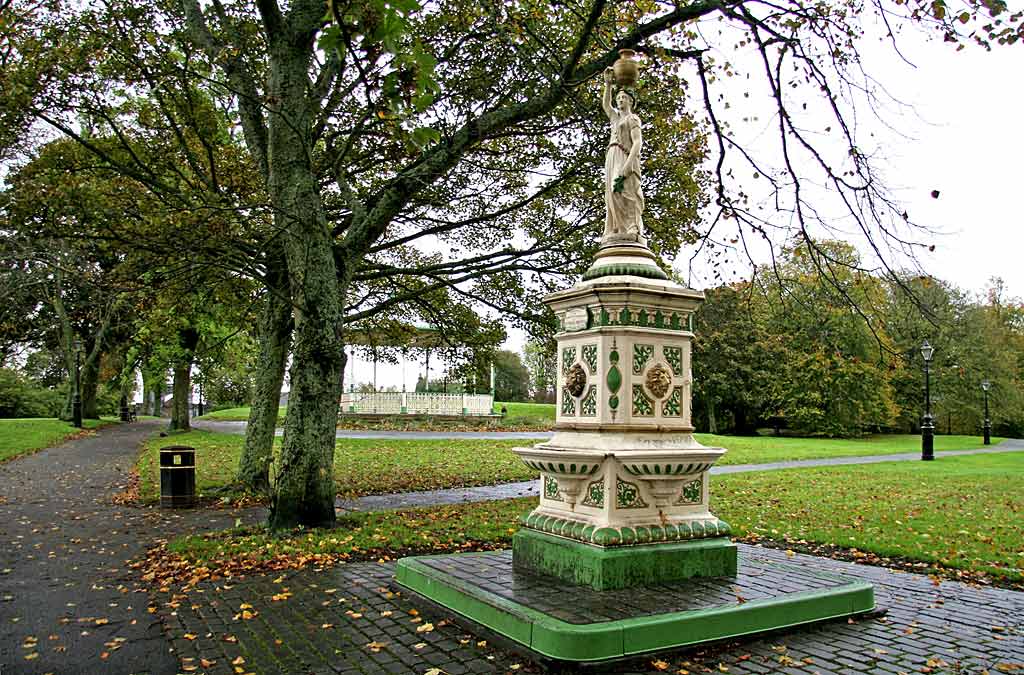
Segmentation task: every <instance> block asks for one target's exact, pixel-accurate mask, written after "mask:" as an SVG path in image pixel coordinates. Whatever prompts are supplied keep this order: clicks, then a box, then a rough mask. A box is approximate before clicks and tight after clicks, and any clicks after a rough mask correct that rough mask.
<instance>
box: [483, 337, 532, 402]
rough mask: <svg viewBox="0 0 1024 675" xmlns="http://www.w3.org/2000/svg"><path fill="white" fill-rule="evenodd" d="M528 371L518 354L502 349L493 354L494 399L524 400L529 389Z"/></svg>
mask: <svg viewBox="0 0 1024 675" xmlns="http://www.w3.org/2000/svg"><path fill="white" fill-rule="evenodd" d="M529 380H530V373H529V371H527V370H526V366H525V365H523V362H522V360H521V359H520V358H519V354H516V353H515V352H510V351H508V350H505V349H502V350H499V351H498V352H496V353H495V354H494V392H492V393H493V394H494V399H495V400H496V401H498V400H500V401H525V400H526V398H527V394H528V391H529V384H530V382H529Z"/></svg>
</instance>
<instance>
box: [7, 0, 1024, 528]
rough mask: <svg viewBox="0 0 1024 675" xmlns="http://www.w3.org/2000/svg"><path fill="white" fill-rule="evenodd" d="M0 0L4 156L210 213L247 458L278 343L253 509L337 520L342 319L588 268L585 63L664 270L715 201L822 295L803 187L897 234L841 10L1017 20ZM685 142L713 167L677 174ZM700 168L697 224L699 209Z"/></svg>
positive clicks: (884, 239) (724, 7)
mask: <svg viewBox="0 0 1024 675" xmlns="http://www.w3.org/2000/svg"><path fill="white" fill-rule="evenodd" d="M954 5H955V6H954ZM0 11H3V12H4V13H5V19H9V20H5V21H4V22H3V23H2V25H3V26H4V27H5V28H4V30H5V31H7V33H5V38H7V42H5V43H4V44H5V45H6V46H5V52H4V58H5V63H4V65H5V68H4V75H3V77H4V80H5V84H8V83H9V85H10V90H11V91H12V92H13V93H14V94H15V95H13V96H11V97H9V98H7V99H5V101H4V102H3V103H2V104H0V105H2V107H3V110H0V116H2V118H3V119H4V120H10V121H11V123H10V125H9V126H8V127H6V128H5V133H7V132H8V131H9V130H13V133H12V134H8V135H5V136H3V137H2V138H0V143H3V145H4V149H5V150H8V151H11V152H14V151H18V150H20V149H21V148H22V145H21V144H22V143H23V142H24V139H25V137H26V134H25V133H23V132H26V131H27V130H28V129H29V122H30V121H31V120H35V121H36V122H38V123H39V124H41V125H42V126H41V127H36V128H40V129H48V130H50V131H51V132H52V131H56V132H58V133H60V134H62V135H64V136H65V137H67V138H69V139H72V140H74V141H75V142H76V143H78V144H79V145H80V146H81V147H82V148H84V150H85V151H87V152H88V153H90V156H91V157H92V158H93V161H94V162H95V163H96V164H97V165H98V166H100V167H102V169H103V170H104V171H109V172H111V173H114V174H116V175H117V176H118V177H119V179H120V180H124V181H129V182H131V184H132V185H133V186H134V189H136V190H141V191H142V192H144V193H145V195H146V197H145V199H146V200H149V201H152V202H153V203H154V204H156V205H158V206H159V207H160V208H161V209H162V210H163V211H164V219H165V220H171V221H175V220H179V219H180V222H182V223H203V224H206V223H215V224H216V225H217V228H219V232H215V233H214V234H216V235H217V236H212V237H209V238H204V242H207V244H204V246H203V247H202V249H201V250H199V251H197V252H196V254H195V256H194V257H195V259H196V260H201V261H204V262H205V263H208V264H211V265H217V266H220V267H221V268H223V269H226V270H230V271H231V272H232V273H237V274H240V275H245V276H248V277H249V278H253V279H257V280H259V281H260V282H261V283H262V284H263V285H264V287H265V293H264V302H265V308H264V312H263V315H262V318H261V321H260V329H259V334H260V335H261V336H262V341H261V356H260V359H261V361H260V367H259V368H258V372H261V373H266V378H265V379H264V380H263V381H261V382H258V383H257V386H256V389H257V401H256V405H254V406H253V417H252V418H251V419H250V429H251V430H252V429H261V430H262V431H260V432H259V433H253V434H250V437H249V438H247V445H246V456H247V457H248V456H250V454H252V453H257V454H258V453H264V454H263V455H260V456H265V453H266V452H267V451H269V448H270V441H271V439H272V435H271V436H268V435H267V433H266V429H267V425H266V420H268V419H271V420H272V419H273V418H274V417H276V404H277V396H276V392H278V391H279V390H280V387H281V379H282V376H283V371H284V367H285V357H284V354H286V353H287V352H288V350H289V349H290V352H291V372H290V382H291V387H292V397H291V401H292V402H291V403H290V405H289V409H288V416H287V419H286V422H285V431H284V439H283V442H282V444H281V446H280V447H279V448H276V449H275V450H274V455H273V461H272V463H271V465H270V466H269V468H268V469H267V470H266V471H265V470H264V468H262V467H265V464H264V462H263V460H259V461H257V462H256V463H255V464H254V466H255V472H254V473H252V474H250V475H256V476H260V475H267V476H268V477H269V479H270V484H271V495H272V499H271V511H270V522H271V524H272V525H274V526H290V525H295V524H306V525H316V524H325V523H331V522H333V520H334V517H335V516H334V507H333V500H334V494H333V486H332V485H330V480H329V478H325V477H329V475H330V466H331V462H332V454H333V452H334V442H333V427H334V422H335V419H336V415H337V400H338V396H339V394H340V390H341V386H342V376H343V373H344V364H345V355H344V349H343V346H344V341H345V333H346V330H348V329H350V328H351V327H352V326H354V325H356V324H358V323H359V322H361V321H368V320H371V319H373V318H375V317H378V316H381V315H388V314H390V315H392V316H400V317H402V318H403V319H405V320H410V321H415V320H421V319H424V318H425V317H426V315H429V314H431V313H432V312H434V310H435V308H436V307H437V306H438V303H440V302H444V301H445V299H447V298H451V297H455V298H458V299H461V301H462V302H464V303H467V304H471V305H472V306H475V307H482V308H485V309H486V310H487V311H495V312H501V313H503V314H504V315H505V316H507V317H510V318H511V319H512V320H513V321H517V322H520V323H521V324H522V325H524V326H527V327H529V326H532V325H534V323H535V322H538V321H540V322H542V321H543V319H544V315H543V313H542V311H541V309H540V304H539V303H538V302H537V298H538V297H539V296H540V295H541V294H542V293H544V292H546V291H549V290H552V289H554V288H558V287H561V286H564V285H566V284H567V283H568V282H569V280H570V278H571V277H570V275H571V274H573V273H576V272H579V271H580V270H581V268H582V267H583V266H585V265H586V264H587V262H588V261H589V258H590V255H591V253H592V252H593V250H594V247H595V245H596V237H597V234H598V232H599V230H600V222H601V220H602V219H603V212H602V209H601V200H600V198H599V196H598V191H597V190H596V188H595V186H596V185H598V184H599V182H600V181H599V179H598V173H599V171H600V163H599V162H598V161H597V158H598V157H600V156H601V154H602V153H603V150H604V145H605V141H606V133H607V132H606V129H605V125H604V122H603V120H601V119H600V106H599V105H597V100H596V96H597V89H598V87H597V82H598V81H599V79H600V77H599V76H600V74H601V73H602V72H603V71H604V70H605V69H606V68H607V67H608V66H610V65H611V63H612V62H613V61H614V60H615V59H616V58H617V56H618V50H619V49H622V48H637V49H638V50H639V51H641V53H643V54H644V55H645V57H646V60H647V67H646V69H645V71H644V76H643V77H644V83H643V89H642V94H641V105H640V108H639V110H640V112H641V115H642V116H643V118H644V119H645V124H647V125H648V128H649V132H648V133H645V139H650V140H645V158H646V162H647V167H648V168H647V170H646V171H645V186H644V189H645V192H646V193H647V194H649V195H650V196H649V198H648V201H647V209H648V213H647V214H645V223H646V224H647V226H648V229H649V233H648V234H649V237H650V240H651V244H652V248H654V250H655V251H656V252H658V253H659V254H661V256H662V257H663V259H664V260H665V261H666V264H667V263H668V262H670V261H671V259H672V257H674V255H675V254H676V253H677V252H678V250H679V249H680V246H681V245H683V244H686V243H693V242H696V241H697V240H698V239H699V238H700V237H704V239H703V241H704V242H708V241H710V240H711V239H710V234H711V232H712V231H713V230H714V228H715V227H717V226H718V225H719V224H720V223H721V222H725V221H729V222H732V223H735V224H736V226H737V228H738V233H737V237H736V239H737V242H738V243H740V242H741V240H742V243H746V238H747V237H751V236H753V237H764V238H765V239H767V240H769V241H770V242H777V241H778V237H776V236H772V234H771V232H772V230H780V231H782V232H783V233H784V234H786V235H796V236H797V237H799V238H800V241H801V242H802V243H803V245H804V246H805V248H806V252H807V260H808V261H809V264H810V265H811V268H812V269H813V270H814V271H815V273H817V274H818V275H819V276H821V277H822V278H823V279H825V280H827V281H828V282H829V283H831V284H832V286H833V288H834V289H835V290H838V289H841V288H843V287H844V283H845V282H844V281H843V280H842V275H841V274H840V273H839V272H838V271H837V270H838V269H839V268H843V267H847V266H848V261H845V260H842V259H838V258H836V257H834V256H833V255H831V253H830V252H829V251H828V250H826V249H822V248H821V247H819V246H817V245H816V241H817V239H815V238H814V236H813V229H814V225H815V223H817V224H818V225H819V226H822V227H826V226H828V225H830V221H829V220H828V219H826V218H825V217H824V214H823V212H820V211H816V210H815V205H814V203H813V201H812V197H811V191H810V190H808V189H807V186H808V185H809V184H810V183H812V182H814V181H817V182H818V183H820V184H825V185H827V186H828V188H829V189H830V190H831V191H833V192H834V193H835V194H837V195H838V196H839V197H838V198H839V201H840V203H841V204H843V206H844V214H843V215H845V216H846V217H847V218H848V219H849V222H852V223H853V224H854V225H853V227H854V228H855V229H857V230H858V231H859V232H860V233H861V235H862V236H863V238H864V239H865V240H866V241H867V242H868V243H869V245H870V246H872V247H873V248H874V250H876V251H879V252H882V251H884V250H886V247H887V246H895V247H897V248H902V249H904V250H910V251H912V250H913V249H914V247H915V246H917V245H918V242H917V238H916V237H915V230H914V229H913V224H912V223H911V222H910V220H909V218H904V217H903V212H902V211H901V210H900V208H899V206H898V204H897V203H896V201H895V200H894V199H892V197H891V195H890V194H889V193H888V192H887V190H886V188H885V186H884V184H883V183H882V182H881V181H880V180H879V178H878V176H877V175H876V174H875V172H874V170H873V168H872V163H871V161H870V157H869V156H868V155H867V154H866V153H865V152H864V151H863V150H862V149H861V146H860V145H859V143H858V139H857V138H856V136H855V127H854V125H853V123H852V120H853V117H852V116H853V111H852V110H851V109H850V108H849V107H848V105H847V100H846V95H847V94H849V93H851V92H854V91H862V92H867V93H868V94H869V95H870V94H871V92H873V91H875V89H874V88H873V82H872V80H871V78H870V76H869V75H868V74H866V73H864V72H863V70H862V69H861V63H860V60H859V55H858V40H859V39H860V38H861V37H862V35H863V34H864V31H863V28H862V25H861V22H862V21H863V20H864V18H865V17H866V16H880V17H882V19H883V20H884V21H886V22H887V23H888V24H889V25H895V24H904V23H905V24H908V25H917V26H921V27H925V28H928V29H935V30H937V31H939V34H940V35H941V36H942V37H943V39H946V40H948V41H950V42H951V43H954V44H957V45H960V44H964V43H969V42H977V43H980V44H981V45H982V46H983V47H991V46H992V45H994V44H999V43H1004V44H1010V43H1015V42H1017V41H1018V40H1019V37H1020V35H1021V30H1022V27H1021V18H1022V17H1021V15H1020V13H1011V12H1010V11H1009V10H1008V8H1007V6H1006V4H1005V3H1003V2H1001V1H1000V0H985V1H984V2H981V1H978V0H965V1H964V2H958V3H946V2H932V1H930V0H929V1H928V2H924V1H923V0H921V1H918V0H912V1H910V2H905V1H903V0H897V1H895V2H886V1H883V0H875V1H873V2H858V1H855V0H850V1H848V2H844V3H840V4H821V3H819V4H817V5H814V6H807V5H805V4H804V3H802V2H798V1H796V0H793V1H785V2H780V3H763V2H752V1H749V0H728V1H724V2H723V1H722V0H701V1H698V2H692V3H687V4H681V3H671V2H655V1H644V2H635V3H609V2H607V1H606V0H590V1H587V2H559V3H546V2H537V1H535V0H523V1H519V2H512V3H492V2H482V3H466V2H461V1H457V0H450V1H442V2H437V3H430V4H429V5H423V6H421V5H419V4H418V3H417V2H415V0H359V1H355V2H349V3H333V2H332V3H329V4H325V3H324V2H322V1H319V0H293V1H292V2H289V3H280V2H278V0H259V1H258V2H256V3H244V2H226V1H225V0H213V1H212V2H210V3H200V2H199V1H198V0H180V1H179V0H159V1H158V2H155V3H153V2H141V1H140V0H115V1H112V2H108V3H104V4H102V5H100V6H91V5H84V6H80V7H66V6H57V5H56V4H53V5H51V4H49V3H46V2H31V1H30V0H9V2H7V3H4V4H3V5H2V6H0ZM14 19H17V21H14ZM13 26H16V28H15V27H13ZM718 26H721V27H723V28H727V29H728V30H726V31H719V30H718V29H717V27H718ZM730 31H731V32H730ZM897 32H898V31H896V30H895V29H894V30H893V39H894V40H895V39H896V33H897ZM734 35H735V42H736V43H739V44H741V45H743V46H752V47H753V49H754V50H755V53H756V55H757V59H758V62H759V64H760V65H759V66H758V69H757V71H756V72H755V73H753V75H754V76H755V77H756V78H757V81H758V82H760V83H761V85H760V89H759V90H760V91H767V101H768V102H767V104H766V105H765V108H764V109H765V111H766V112H767V113H769V114H770V115H771V116H772V117H773V118H774V119H775V121H776V125H777V129H776V134H777V143H776V145H777V146H778V150H779V152H780V155H779V156H780V157H781V158H782V161H781V169H779V170H775V169H771V170H769V168H768V167H766V166H762V162H761V160H759V159H758V157H757V155H756V153H754V152H753V149H752V148H747V147H744V145H743V144H742V143H741V142H740V140H739V137H738V136H737V135H735V133H734V132H733V131H732V130H731V129H730V128H729V127H728V126H727V125H726V124H725V123H724V121H723V120H722V116H721V113H722V110H723V108H724V107H725V106H728V105H729V100H727V97H725V95H724V94H723V92H722V91H721V90H720V89H718V88H717V87H718V84H719V83H720V82H723V81H726V80H727V79H728V78H729V77H730V76H731V75H735V74H736V72H737V70H736V67H735V66H734V65H733V64H732V63H731V62H730V60H729V59H728V58H724V59H723V58H721V56H719V55H718V53H719V52H728V51H729V43H731V42H733V36H734ZM691 82H692V83H696V84H695V85H694V86H691V89H692V90H693V92H694V93H693V94H692V95H691V96H690V97H689V98H688V97H687V96H686V95H685V92H686V88H687V86H688V85H689V84H690V83H691ZM691 100H692V101H696V102H699V103H700V104H701V106H700V107H701V108H702V110H701V117H702V118H703V119H704V121H705V122H704V123H705V126H703V127H702V126H701V125H700V123H699V122H697V121H695V118H694V116H693V114H692V110H691V109H690V108H688V104H689V102H690V101H691ZM808 101H811V102H813V103H814V105H815V106H817V107H818V108H820V109H821V110H822V111H823V112H824V114H826V115H828V116H830V117H831V119H833V120H834V125H833V126H832V127H831V129H832V131H831V133H833V134H834V135H835V136H834V139H833V141H837V142H838V146H835V147H838V148H839V149H838V151H836V150H835V147H832V148H831V149H829V148H828V146H827V144H826V146H825V147H823V146H822V145H821V144H820V143H819V142H818V141H819V139H817V138H816V137H815V136H814V135H813V134H811V133H810V132H808V131H807V130H806V129H804V128H802V127H801V126H800V125H799V123H798V122H796V121H795V115H796V113H797V111H799V110H800V109H801V106H803V105H805V104H807V103H808ZM705 132H707V133H708V134H709V135H705ZM708 138H710V141H711V142H710V144H709V143H708V142H707V140H708ZM709 152H713V153H714V164H713V165H712V169H711V172H710V174H708V173H704V172H702V171H701V169H700V166H701V162H702V161H703V160H704V158H705V157H706V156H707V155H708V153H709ZM734 158H735V159H734ZM736 160H738V161H739V163H740V165H742V164H743V163H746V164H748V165H749V167H752V169H753V170H754V171H756V172H757V173H758V175H761V176H763V177H764V179H765V180H766V182H767V183H768V184H769V185H770V186H771V191H772V194H773V196H774V199H775V208H774V209H772V213H774V214H775V215H772V214H770V213H765V212H761V211H759V210H758V208H757V206H756V205H752V204H751V203H750V200H749V199H748V197H747V195H744V194H743V193H742V192H740V191H737V190H735V189H733V187H732V181H731V172H733V171H735V170H736V169H735V161H736ZM705 188H707V191H709V192H710V194H711V195H712V197H713V200H714V206H715V209H716V214H717V215H715V216H713V218H712V220H711V223H710V225H711V229H710V230H709V229H707V228H697V223H698V221H699V218H698V216H699V213H700V210H701V207H702V206H703V205H704V204H705V200H706V199H707V197H706V191H705ZM779 214H781V215H782V216H783V217H782V218H781V219H780V218H778V217H776V216H778V215H779ZM170 232H172V236H169V237H167V238H165V239H161V238H159V237H157V238H154V239H145V240H146V241H150V242H153V243H154V244H160V245H164V246H167V247H168V250H173V247H175V246H180V245H181V242H182V241H183V240H187V239H188V237H187V235H186V234H185V233H184V232H181V231H178V232H177V234H176V236H175V235H174V234H173V232H174V231H173V229H172V230H171V231H170ZM791 238H792V237H791V236H787V237H786V239H787V241H788V243H789V245H792V241H789V240H790V239H791ZM142 239H143V238H139V237H136V241H140V240H142ZM742 243H740V245H742ZM883 261H884V257H883ZM883 265H884V262H883ZM439 291H443V292H441V293H439ZM271 415H273V417H272V416H271ZM271 431H272V427H271ZM253 456H255V455H253ZM243 473H245V472H243Z"/></svg>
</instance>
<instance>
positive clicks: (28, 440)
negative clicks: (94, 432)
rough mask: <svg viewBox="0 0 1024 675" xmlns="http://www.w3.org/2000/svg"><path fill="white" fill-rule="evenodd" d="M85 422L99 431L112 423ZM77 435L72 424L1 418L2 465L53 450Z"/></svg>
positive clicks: (0, 446)
mask: <svg viewBox="0 0 1024 675" xmlns="http://www.w3.org/2000/svg"><path fill="white" fill-rule="evenodd" d="M83 422H84V424H85V428H86V429H96V428H98V427H101V426H104V425H106V424H110V423H111V420H83ZM78 433H80V432H79V430H78V429H77V428H76V427H74V426H72V425H71V424H70V423H69V422H62V421H60V420H58V419H53V418H32V419H0V462H5V461H7V460H10V459H14V458H15V457H21V456H22V455H27V454H29V453H32V452H36V451H37V450H42V449H44V448H52V447H54V446H56V445H60V444H61V443H63V442H64V441H65V440H66V439H69V438H71V437H73V436H75V435H76V434H78Z"/></svg>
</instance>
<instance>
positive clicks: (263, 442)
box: [238, 261, 292, 492]
mask: <svg viewBox="0 0 1024 675" xmlns="http://www.w3.org/2000/svg"><path fill="white" fill-rule="evenodd" d="M267 286H268V289H267V290H268V292H267V301H266V304H265V305H264V307H263V315H262V316H261V317H260V358H259V365H258V367H257V368H256V393H255V396H254V398H253V401H252V407H251V408H250V409H249V424H248V425H247V426H246V429H245V447H244V448H243V449H242V457H241V459H240V461H239V464H238V480H239V482H240V483H242V484H243V485H245V486H247V487H248V488H250V489H252V490H256V491H259V492H265V491H267V490H268V489H269V488H270V477H269V476H270V474H269V470H270V460H271V452H272V450H273V446H274V431H275V428H276V427H277V410H278V403H279V402H280V399H281V384H282V382H283V381H284V369H285V365H286V364H287V361H288V346H289V343H290V342H291V334H292V305H291V301H290V300H289V297H288V278H287V271H286V270H285V269H284V264H283V261H282V263H281V264H280V265H278V266H275V267H274V268H272V269H270V270H268V274H267Z"/></svg>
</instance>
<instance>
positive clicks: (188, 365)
mask: <svg viewBox="0 0 1024 675" xmlns="http://www.w3.org/2000/svg"><path fill="white" fill-rule="evenodd" d="M198 344H199V331H197V330H196V329H195V328H185V329H182V330H180V331H178V346H179V347H180V349H181V352H180V355H179V356H178V358H177V359H176V360H175V362H174V384H173V395H174V407H173V408H172V409H171V426H170V428H171V430H172V431H189V430H190V429H191V428H192V425H191V424H190V423H189V412H190V411H189V398H190V396H191V393H192V359H193V356H194V353H195V350H196V346H197V345H198Z"/></svg>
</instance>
